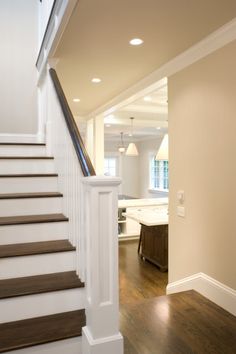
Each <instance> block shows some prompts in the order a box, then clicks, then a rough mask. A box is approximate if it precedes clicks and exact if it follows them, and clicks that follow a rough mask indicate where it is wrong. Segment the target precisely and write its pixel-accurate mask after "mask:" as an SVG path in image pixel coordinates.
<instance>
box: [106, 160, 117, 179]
mask: <svg viewBox="0 0 236 354" xmlns="http://www.w3.org/2000/svg"><path fill="white" fill-rule="evenodd" d="M104 174H105V176H113V177H115V176H117V158H116V157H105V159H104Z"/></svg>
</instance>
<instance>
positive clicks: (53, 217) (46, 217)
mask: <svg viewBox="0 0 236 354" xmlns="http://www.w3.org/2000/svg"><path fill="white" fill-rule="evenodd" d="M68 220H69V219H68V218H67V217H66V216H65V215H63V214H42V215H21V216H4V217H0V226H6V225H21V224H35V223H45V222H61V221H68Z"/></svg>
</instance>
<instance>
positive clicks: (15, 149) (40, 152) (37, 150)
mask: <svg viewBox="0 0 236 354" xmlns="http://www.w3.org/2000/svg"><path fill="white" fill-rule="evenodd" d="M0 156H46V147H45V146H34V145H33V146H31V145H30V146H27V145H22V146H15V145H9V146H7V145H5V146H1V147H0Z"/></svg>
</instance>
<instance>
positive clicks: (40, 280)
mask: <svg viewBox="0 0 236 354" xmlns="http://www.w3.org/2000/svg"><path fill="white" fill-rule="evenodd" d="M82 287H84V283H82V282H81V281H80V279H79V278H78V276H77V275H76V272H74V271H71V272H61V273H53V274H43V275H34V276H30V277H23V278H14V279H3V280H0V299H6V298H12V297H17V296H25V295H33V294H42V293H46V292H52V291H59V290H67V289H74V288H82Z"/></svg>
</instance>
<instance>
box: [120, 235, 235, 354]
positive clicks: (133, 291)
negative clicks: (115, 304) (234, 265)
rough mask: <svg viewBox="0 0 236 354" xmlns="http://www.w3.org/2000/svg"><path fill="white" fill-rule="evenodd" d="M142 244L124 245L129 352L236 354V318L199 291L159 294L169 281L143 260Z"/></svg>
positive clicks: (124, 325) (123, 315)
mask: <svg viewBox="0 0 236 354" xmlns="http://www.w3.org/2000/svg"><path fill="white" fill-rule="evenodd" d="M137 246H138V244H137V242H136V243H135V242H122V243H120V246H119V249H120V299H121V304H120V327H121V328H120V329H121V333H122V334H123V335H124V337H125V341H124V343H125V350H124V353H125V354H210V353H212V354H235V353H236V317H234V316H233V315H231V314H230V313H228V312H227V311H225V310H223V309H222V308H220V307H219V306H217V305H215V304H214V303H213V302H211V301H209V300H208V299H206V298H205V297H203V296H202V295H200V294H199V293H197V292H195V291H187V292H182V293H178V294H173V295H168V296H159V297H154V296H155V293H156V292H158V293H161V292H163V294H165V287H166V285H164V283H165V282H163V281H161V280H162V278H159V277H157V276H156V274H155V272H154V270H152V268H150V264H149V263H148V262H145V263H143V262H142V261H140V259H139V257H138V255H137ZM135 252H136V254H135ZM161 274H162V275H165V274H164V273H161ZM152 279H153V282H152ZM157 279H158V280H159V281H158V280H157ZM166 280H167V278H166ZM151 283H153V284H151ZM155 287H156V288H157V291H155ZM163 294H162V295H163Z"/></svg>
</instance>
